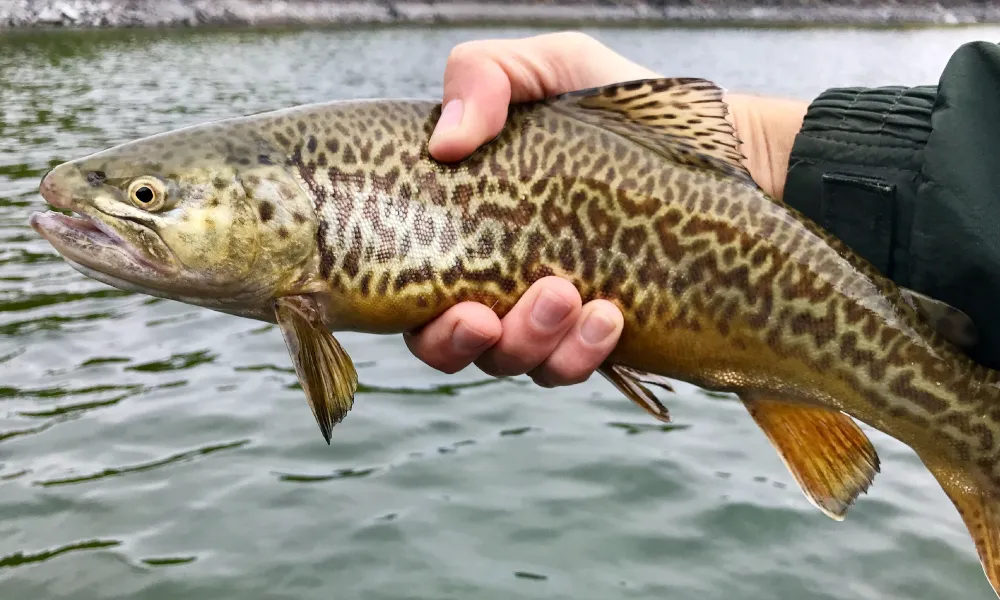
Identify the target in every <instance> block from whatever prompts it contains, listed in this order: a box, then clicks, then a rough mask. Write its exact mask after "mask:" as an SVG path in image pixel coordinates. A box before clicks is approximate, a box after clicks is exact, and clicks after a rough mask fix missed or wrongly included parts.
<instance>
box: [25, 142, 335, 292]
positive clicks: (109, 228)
mask: <svg viewBox="0 0 1000 600" xmlns="http://www.w3.org/2000/svg"><path fill="white" fill-rule="evenodd" d="M278 154H279V153H277V152H276V151H275V150H274V149H273V148H271V147H270V146H268V145H267V143H266V142H264V141H263V140H261V139H259V138H258V137H257V136H255V135H254V134H253V133H252V131H251V130H250V128H248V127H239V124H238V123H236V124H228V126H227V124H225V123H224V122H218V123H215V124H209V125H206V126H198V127H193V128H189V129H183V130H179V131H175V132H171V133H166V134H161V135H159V136H153V137H151V138H145V139H141V140H137V141H134V142H129V143H126V144H123V145H120V146H116V147H114V148H111V149H108V150H105V151H102V152H99V153H96V154H92V155H90V156H87V157H84V158H81V159H78V160H74V161H70V162H66V163H63V164H60V165H59V166H57V167H55V168H54V169H52V170H51V171H49V172H48V173H47V174H46V175H45V176H44V178H43V179H42V182H41V185H40V189H39V191H40V193H41V195H42V196H43V197H44V198H45V200H46V201H47V202H48V203H49V204H51V205H52V206H54V207H56V208H57V209H62V210H64V211H71V212H72V213H75V215H73V216H68V215H66V214H63V213H61V212H57V211H50V212H44V213H35V214H33V215H32V216H31V220H30V222H31V225H32V227H33V228H34V229H35V230H36V231H38V232H39V233H40V234H41V235H42V236H43V237H44V238H45V239H46V240H48V242H49V243H50V244H52V246H53V247H54V248H55V249H56V250H57V251H58V252H59V253H60V254H61V255H62V256H63V257H64V258H65V259H66V260H67V261H68V262H69V263H70V264H71V265H72V266H73V267H74V268H76V269H77V270H78V271H80V272H82V273H84V274H85V275H88V276H90V277H92V278H94V279H96V280H98V281H102V282H104V283H106V284H108V285H111V286H113V287H117V288H119V289H124V290H129V291H137V292H142V293H146V294H149V295H154V296H159V297H164V298H169V299H174V300H180V301H183V302H186V303H189V304H196V305H202V306H207V307H211V308H218V307H219V305H220V304H226V305H228V306H229V307H230V308H232V307H261V306H264V305H266V304H267V303H268V302H270V301H271V300H273V299H274V298H275V297H277V296H280V295H283V294H287V293H297V292H300V291H301V290H290V289H289V288H291V287H294V286H295V285H297V283H296V282H299V283H301V280H303V279H304V278H307V276H308V272H309V263H310V261H315V260H316V258H315V254H316V251H315V247H316V244H315V234H316V227H317V222H316V219H315V217H314V212H313V208H312V202H311V200H310V197H309V195H308V194H307V193H306V192H305V191H304V189H303V188H302V186H300V185H299V184H298V182H297V180H296V179H295V178H294V176H293V175H292V173H291V171H290V170H288V169H287V168H285V167H284V166H283V162H284V161H283V159H282V158H281V157H280V156H279V155H278Z"/></svg>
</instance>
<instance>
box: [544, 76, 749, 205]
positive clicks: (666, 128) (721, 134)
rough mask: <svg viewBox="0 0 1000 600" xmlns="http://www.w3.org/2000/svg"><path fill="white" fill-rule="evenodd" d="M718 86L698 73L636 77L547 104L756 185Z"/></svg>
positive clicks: (666, 153)
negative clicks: (645, 77)
mask: <svg viewBox="0 0 1000 600" xmlns="http://www.w3.org/2000/svg"><path fill="white" fill-rule="evenodd" d="M723 94H724V92H723V90H722V88H720V87H719V86H717V85H715V84H714V83H712V82H711V81H708V80H705V79H698V78H690V77H687V78H660V79H640V80H635V81H628V82H624V83H616V84H613V85H608V86H604V87H598V88H590V89H586V90H579V91H575V92H569V93H566V94H561V95H559V96H554V97H552V98H550V99H549V100H548V103H549V105H550V106H551V107H552V108H554V109H555V110H558V111H559V112H562V113H563V114H567V115H569V116H572V117H573V118H575V119H577V120H580V121H584V122H586V123H588V124H591V125H596V126H598V127H602V128H604V129H607V130H609V131H612V132H614V133H616V134H618V135H621V136H622V137H624V138H626V139H628V140H630V141H632V142H634V143H637V144H640V145H642V146H644V147H646V148H648V149H650V150H652V151H654V152H656V153H657V154H659V155H661V156H663V157H665V158H667V159H669V160H672V161H674V162H677V163H681V164H685V165H690V166H695V167H701V168H709V169H712V170H715V171H720V172H722V173H725V174H727V175H730V176H735V177H738V178H740V179H742V180H744V181H745V182H747V183H751V184H753V185H756V184H755V183H754V182H753V178H752V177H751V176H750V172H749V171H748V170H747V168H746V166H745V165H744V164H743V162H742V161H743V159H744V157H743V154H742V153H741V152H740V151H739V146H740V143H741V142H740V140H739V138H738V137H737V135H736V130H735V128H734V127H733V125H732V123H730V122H729V121H728V120H727V119H726V115H727V114H728V107H727V105H726V102H725V101H724V100H723Z"/></svg>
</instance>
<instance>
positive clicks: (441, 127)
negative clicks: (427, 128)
mask: <svg viewBox="0 0 1000 600" xmlns="http://www.w3.org/2000/svg"><path fill="white" fill-rule="evenodd" d="M464 113H465V106H464V105H463V104H462V99H461V98H455V99H454V100H451V101H449V102H448V103H447V104H445V105H444V108H443V109H442V110H441V117H440V118H439V119H438V122H437V126H436V127H435V130H437V131H445V130H447V129H451V128H452V127H458V126H459V125H461V124H462V115H463V114H464Z"/></svg>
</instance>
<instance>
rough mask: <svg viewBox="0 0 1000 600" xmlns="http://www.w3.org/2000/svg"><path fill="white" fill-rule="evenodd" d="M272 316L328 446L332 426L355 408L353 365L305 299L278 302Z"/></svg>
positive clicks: (354, 373)
mask: <svg viewBox="0 0 1000 600" xmlns="http://www.w3.org/2000/svg"><path fill="white" fill-rule="evenodd" d="M274 312H275V316H276V318H277V321H278V327H279V328H280V329H281V334H282V336H283V337H284V338H285V345H286V346H287V347H288V353H289V354H290V355H291V357H292V363H293V364H294V365H295V373H296V374H297V375H298V378H299V382H300V383H301V384H302V389H303V390H304V391H305V394H306V400H308V402H309V408H311V409H312V413H313V416H314V417H315V418H316V423H317V424H318V425H319V429H320V431H321V432H322V434H323V439H325V440H326V443H327V444H329V443H330V438H331V435H332V432H333V427H334V425H336V424H337V423H340V422H341V421H342V420H343V419H344V417H345V416H347V413H348V412H349V411H350V410H351V408H352V407H353V406H354V394H355V392H357V389H358V373H357V371H356V370H355V368H354V363H353V361H352V360H351V357H350V356H348V354H347V352H345V351H344V349H343V347H341V345H340V342H338V341H337V338H335V337H333V334H332V333H330V331H329V330H328V329H327V328H326V326H325V325H324V324H323V321H322V319H321V318H320V317H319V311H318V310H317V308H316V306H315V304H314V303H313V301H312V300H311V299H310V298H308V297H307V296H287V297H283V298H279V299H278V300H276V301H275V303H274Z"/></svg>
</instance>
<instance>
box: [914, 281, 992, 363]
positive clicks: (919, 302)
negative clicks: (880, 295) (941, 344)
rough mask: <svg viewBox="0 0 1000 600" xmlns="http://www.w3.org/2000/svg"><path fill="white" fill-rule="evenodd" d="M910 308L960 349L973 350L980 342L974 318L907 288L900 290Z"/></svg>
mask: <svg viewBox="0 0 1000 600" xmlns="http://www.w3.org/2000/svg"><path fill="white" fill-rule="evenodd" d="M899 291H900V292H901V293H902V294H903V298H904V299H906V300H907V301H908V302H909V304H910V306H912V307H913V308H914V309H915V310H916V311H917V313H918V314H919V315H920V316H921V317H923V319H924V320H925V321H927V323H928V324H929V325H930V326H931V327H932V328H934V330H935V331H937V332H938V333H939V334H941V337H943V338H945V339H946V340H948V341H949V342H951V343H952V344H954V345H956V346H958V347H959V348H963V349H967V348H972V347H973V346H975V345H976V344H977V343H978V342H979V330H978V329H977V328H976V324H975V323H973V321H972V318H971V317H969V315H967V314H965V313H964V312H962V311H960V310H958V309H957V308H955V307H954V306H952V305H950V304H948V303H946V302H942V301H940V300H935V299H934V298H931V297H929V296H926V295H924V294H921V293H920V292H916V291H913V290H911V289H907V288H901V289H900V290H899Z"/></svg>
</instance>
